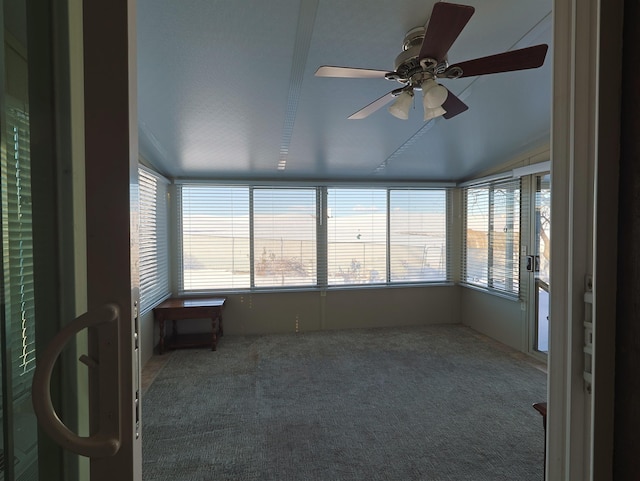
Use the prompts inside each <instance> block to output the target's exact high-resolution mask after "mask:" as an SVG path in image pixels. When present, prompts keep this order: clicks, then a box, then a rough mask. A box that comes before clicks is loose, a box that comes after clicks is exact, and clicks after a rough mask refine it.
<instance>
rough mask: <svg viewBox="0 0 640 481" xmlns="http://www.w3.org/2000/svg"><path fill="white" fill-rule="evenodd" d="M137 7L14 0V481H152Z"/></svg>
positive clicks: (9, 376) (9, 156) (6, 347)
mask: <svg viewBox="0 0 640 481" xmlns="http://www.w3.org/2000/svg"><path fill="white" fill-rule="evenodd" d="M133 5H134V2H133V1H129V0H114V1H110V2H83V1H82V0H68V1H66V2H65V1H62V2H47V1H42V2H38V1H33V2H24V1H21V0H0V7H1V8H2V12H3V14H4V20H5V21H4V31H3V37H4V40H5V42H4V49H3V55H2V57H0V65H1V67H2V74H3V75H2V78H3V80H4V81H3V82H2V88H1V89H0V90H1V92H0V106H1V110H2V116H1V117H0V139H1V141H2V159H1V160H2V205H1V206H2V220H3V223H2V248H3V257H2V258H3V262H2V268H3V277H2V278H3V283H2V299H3V301H4V299H6V300H7V302H6V303H5V302H3V305H2V331H1V332H2V357H1V358H0V366H1V368H2V382H3V389H2V394H3V396H2V398H3V399H2V408H3V409H2V422H3V433H4V435H3V443H2V454H3V455H4V456H5V462H4V464H3V465H2V466H4V467H3V468H2V470H3V471H2V474H1V475H0V479H7V480H11V481H13V480H36V479H41V480H47V481H53V480H58V479H59V480H62V479H64V480H73V479H83V480H84V479H91V480H92V481H100V480H107V479H108V480H114V479H118V480H123V481H127V480H137V479H141V439H140V405H139V402H138V401H139V399H138V397H139V389H138V382H139V375H138V374H139V362H138V353H137V335H136V329H137V326H136V324H137V319H136V315H137V305H136V303H137V292H138V290H137V277H138V275H137V246H136V245H135V242H132V241H131V240H132V239H136V238H137V232H136V227H135V226H136V220H137V219H136V215H135V212H136V206H137V143H136V139H137V131H136V115H135V83H136V79H135V56H134V46H133V43H134V42H133V39H134V38H135V28H134V27H135V17H134V15H133ZM0 28H2V26H0ZM78 316H79V317H78ZM76 317H78V320H76V321H73V322H71V321H72V320H73V319H74V318H76ZM62 327H64V329H62V332H63V334H64V333H67V334H71V333H72V331H73V329H74V327H75V328H80V327H82V328H83V329H82V330H81V333H80V334H79V335H78V336H75V335H72V336H70V337H71V338H70V340H69V342H68V343H67V347H65V348H64V351H62V352H61V353H60V355H59V356H58V353H59V351H61V350H62V348H63V345H64V344H65V339H63V337H64V336H61V335H56V331H58V330H60V329H61V328H62ZM34 339H35V341H34ZM79 358H80V360H79ZM54 362H55V367H54ZM34 365H36V368H35V369H34V368H33V366H34ZM32 377H35V381H36V382H35V383H34V387H33V391H30V390H29V385H30V381H31V378H32ZM32 398H33V401H35V402H34V409H35V411H36V413H37V414H38V421H39V424H40V427H41V428H42V429H41V430H37V429H36V424H35V417H34V412H33V411H34V410H33V409H32V408H31V401H32ZM59 418H60V419H62V420H63V422H60V421H59ZM56 443H58V444H61V445H62V446H64V454H62V451H61V450H60V448H58V447H56ZM74 451H75V452H79V453H82V455H77V454H72V453H73V452H74ZM87 459H88V461H87Z"/></svg>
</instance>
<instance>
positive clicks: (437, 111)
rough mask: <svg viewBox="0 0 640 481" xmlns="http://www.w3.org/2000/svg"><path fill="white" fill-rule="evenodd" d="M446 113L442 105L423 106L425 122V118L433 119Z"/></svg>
mask: <svg viewBox="0 0 640 481" xmlns="http://www.w3.org/2000/svg"><path fill="white" fill-rule="evenodd" d="M446 113H447V111H446V110H445V109H443V108H442V107H436V108H434V109H429V108H426V107H425V109H424V120H425V122H426V121H427V120H431V119H435V118H436V117H440V116H441V115H444V114H446Z"/></svg>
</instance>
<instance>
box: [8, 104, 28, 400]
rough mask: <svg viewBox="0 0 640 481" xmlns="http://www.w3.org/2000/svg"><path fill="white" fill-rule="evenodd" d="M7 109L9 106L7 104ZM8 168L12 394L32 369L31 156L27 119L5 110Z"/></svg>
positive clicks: (19, 390) (22, 388)
mask: <svg viewBox="0 0 640 481" xmlns="http://www.w3.org/2000/svg"><path fill="white" fill-rule="evenodd" d="M7 101H8V102H9V104H12V103H13V102H11V101H10V99H7ZM6 120H7V124H6V126H5V127H4V128H6V129H7V139H8V142H7V143H6V148H7V155H6V159H7V161H6V163H5V162H3V165H2V189H0V190H1V191H2V203H3V206H2V211H3V212H4V213H5V216H4V217H3V219H2V241H3V245H2V249H3V262H4V268H5V279H4V291H5V295H6V298H5V299H4V302H3V308H4V309H5V316H6V319H7V320H8V322H9V326H10V332H11V334H10V335H11V343H10V348H11V358H12V366H11V370H12V373H13V389H14V392H15V393H16V395H20V394H21V393H25V392H27V391H28V390H29V389H30V388H31V378H32V371H33V369H34V368H35V359H36V357H35V356H36V352H35V297H34V274H33V233H32V222H33V221H32V209H31V154H30V147H29V146H30V142H29V116H28V114H27V113H26V112H24V110H23V109H22V108H19V107H14V106H11V105H10V106H8V107H7V109H6Z"/></svg>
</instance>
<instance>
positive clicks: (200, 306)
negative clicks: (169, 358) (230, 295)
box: [153, 297, 226, 354]
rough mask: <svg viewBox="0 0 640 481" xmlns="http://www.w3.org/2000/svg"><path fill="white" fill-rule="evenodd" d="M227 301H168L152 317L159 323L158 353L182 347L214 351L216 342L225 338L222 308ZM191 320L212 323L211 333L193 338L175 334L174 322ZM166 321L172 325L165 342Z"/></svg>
mask: <svg viewBox="0 0 640 481" xmlns="http://www.w3.org/2000/svg"><path fill="white" fill-rule="evenodd" d="M225 301H226V297H202V298H192V299H189V298H187V299H185V298H174V299H167V300H166V301H164V302H162V303H160V304H159V305H158V306H157V307H155V308H154V309H153V316H154V318H155V319H156V320H157V321H158V323H159V328H160V344H159V347H158V350H159V352H160V354H164V351H165V349H178V348H184V347H203V346H207V347H208V346H211V350H212V351H215V350H216V349H217V345H218V338H219V337H220V336H222V335H224V327H223V325H222V308H223V307H224V303H225ZM190 319H211V332H210V333H209V332H207V333H196V334H180V333H178V327H177V322H178V321H185V320H190ZM165 321H172V323H173V326H172V327H173V328H172V332H171V337H169V338H165Z"/></svg>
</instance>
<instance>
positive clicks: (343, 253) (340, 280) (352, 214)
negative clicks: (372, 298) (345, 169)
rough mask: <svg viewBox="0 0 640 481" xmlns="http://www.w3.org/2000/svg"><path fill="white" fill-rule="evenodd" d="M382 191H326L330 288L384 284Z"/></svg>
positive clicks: (384, 202)
mask: <svg viewBox="0 0 640 481" xmlns="http://www.w3.org/2000/svg"><path fill="white" fill-rule="evenodd" d="M386 272H387V191H386V189H327V274H328V284H329V285H330V286H335V285H345V284H379V283H385V282H386V281H387V276H386Z"/></svg>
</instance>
